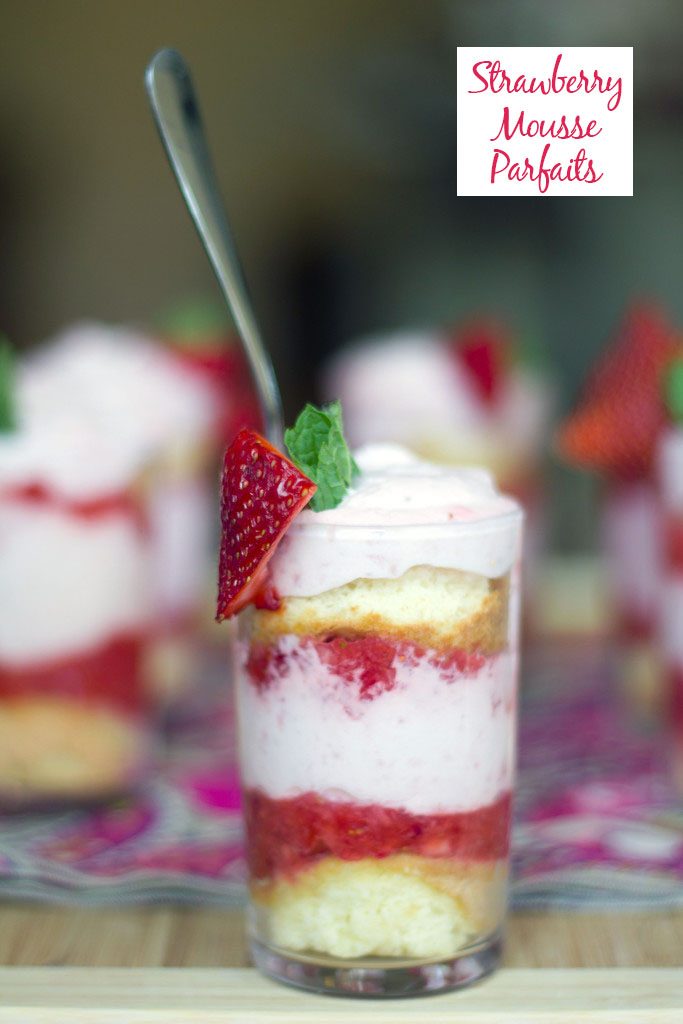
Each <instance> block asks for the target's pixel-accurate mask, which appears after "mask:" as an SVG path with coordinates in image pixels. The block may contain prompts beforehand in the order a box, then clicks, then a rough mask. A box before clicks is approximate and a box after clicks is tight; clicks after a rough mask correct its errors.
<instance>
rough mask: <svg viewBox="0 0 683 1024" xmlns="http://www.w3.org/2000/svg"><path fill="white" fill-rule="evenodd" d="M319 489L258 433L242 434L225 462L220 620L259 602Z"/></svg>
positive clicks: (233, 444)
mask: <svg viewBox="0 0 683 1024" xmlns="http://www.w3.org/2000/svg"><path fill="white" fill-rule="evenodd" d="M315 491H316V485H315V484H314V483H313V481H312V480H310V479H309V478H308V477H307V476H304V474H303V473H302V472H301V471H300V470H299V469H297V467H296V466H295V465H294V463H293V462H290V460H289V459H288V458H286V456H284V455H283V454H282V453H281V452H279V451H278V450H277V449H276V448H273V446H272V445H271V444H269V443H268V441H266V440H265V438H263V437H261V435H260V434H257V433H256V431H255V430H246V429H245V430H240V432H239V434H238V435H237V437H236V438H235V439H234V441H233V442H232V444H231V445H230V447H229V448H228V449H227V451H226V453H225V458H224V460H223V475H222V478H221V526H222V536H221V550H220V560H219V567H218V610H217V615H216V617H217V619H218V621H219V622H220V621H222V620H223V619H228V618H230V617H231V616H232V615H235V614H236V613H237V612H238V611H240V609H241V608H244V606H245V605H247V604H249V603H250V602H251V601H254V600H256V599H257V598H258V597H259V595H260V594H261V592H262V591H263V590H264V588H266V586H267V583H268V578H267V565H268V562H269V560H270V559H271V558H272V556H273V553H274V552H275V549H276V547H277V545H278V544H279V543H280V541H281V540H282V537H283V534H284V533H285V531H286V530H287V527H288V526H289V525H290V523H291V522H292V520H293V519H294V518H295V517H296V516H297V515H298V514H299V512H300V511H301V509H302V508H303V507H304V505H306V504H307V503H308V502H309V501H310V499H311V498H312V497H313V495H314V493H315Z"/></svg>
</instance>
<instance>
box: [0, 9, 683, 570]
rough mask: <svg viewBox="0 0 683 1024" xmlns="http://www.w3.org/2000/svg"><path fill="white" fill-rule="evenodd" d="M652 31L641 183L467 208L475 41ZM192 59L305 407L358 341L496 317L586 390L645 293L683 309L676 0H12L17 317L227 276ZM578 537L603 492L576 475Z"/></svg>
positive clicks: (0, 151) (632, 38) (570, 540)
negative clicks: (462, 166) (151, 80)
mask: <svg viewBox="0 0 683 1024" xmlns="http://www.w3.org/2000/svg"><path fill="white" fill-rule="evenodd" d="M497 40H504V41H505V43H506V44H507V45H522V44H524V45H552V44H554V43H558V44H562V45H603V46H604V45H635V47H636V48H635V68H636V109H635V121H636V123H635V196H634V198H614V199H602V200H601V201H600V202H588V203H587V202H583V201H582V200H580V199H572V198H563V199H556V200H552V199H550V200H546V201H544V202H537V201H535V200H526V199H504V198H501V199H499V200H497V201H496V202H488V201H486V200H484V199H458V198H457V197H456V194H455V178H456V148H455V116H456V96H455V56H456V46H457V45H474V44H481V43H485V42H491V41H497ZM166 45H171V46H175V47H177V48H178V49H180V50H181V51H182V52H183V53H184V55H185V56H186V58H187V59H188V61H189V62H190V64H191V66H192V68H193V70H194V74H195V79H196V85H197V88H198V90H199V93H200V98H201V102H202V106H203V110H204V115H205V120H206V124H207V128H208V132H209V136H210V142H211V145H212V149H213V153H214V157H215V163H216V166H217V171H218V176H219V179H220V181H221V184H222V186H223V190H224V195H225V198H226V202H227V204H228V207H229V211H230V215H231V217H232V219H233V222H234V227H235V231H236V234H237V238H238V243H239V246H240V249H241V252H242V254H243V259H244V262H245V265H246V270H247V274H248V278H249V281H250V284H251V286H252V291H253V293H254V299H255V303H256V306H257V309H258V313H259V316H260V318H261V321H262V324H263V329H264V333H265V335H266V337H267V339H268V341H269V343H270V344H271V346H272V350H273V354H274V358H275V362H276V366H277V369H278V372H279V375H280V377H281V380H282V384H283V392H284V396H285V403H286V406H287V413H288V415H289V417H290V418H291V416H292V415H293V414H294V413H295V412H296V410H297V408H298V407H299V405H300V404H301V402H302V400H304V399H305V398H310V397H314V395H315V383H314V382H315V375H316V369H317V367H318V366H319V364H320V362H321V360H322V359H323V358H324V357H325V356H326V355H327V354H329V352H330V351H331V350H333V349H334V348H335V347H336V346H338V345H339V344H340V343H341V342H342V341H344V340H346V339H348V338H349V337H352V336H354V335H356V334H358V333H365V332H367V331H370V330H375V329H381V328H392V327H396V326H400V325H420V324H433V323H439V322H448V321H451V320H453V319H456V318H457V317H459V316H461V315H463V314H467V313H469V312H473V311H476V310H477V309H479V308H486V309H493V310H495V311H498V312H499V313H501V314H503V315H504V316H506V317H509V318H510V319H511V321H512V322H513V323H514V324H515V326H516V327H517V329H518V330H519V331H520V332H521V333H523V334H526V335H529V336H532V337H533V338H534V340H535V341H536V343H537V345H538V346H540V347H541V348H542V349H543V351H544V353H545V355H546V356H547V359H548V362H549V363H550V364H552V365H553V366H554V367H555V369H556V375H557V379H558V382H559V386H560V405H561V408H565V407H566V406H567V405H568V404H569V403H570V401H571V400H572V398H573V396H574V394H575V391H576V388H577V385H578V382H579V381H580V379H581V377H582V375H583V374H584V372H585V369H586V367H587V366H588V365H589V363H590V362H591V360H592V359H593V358H594V357H595V354H596V352H597V351H598V350H599V348H600V347H601V346H602V344H603V343H604V340H605V337H606V335H607V333H608V332H609V330H610V329H611V328H612V326H613V325H614V323H615V320H616V319H617V317H618V315H619V314H620V312H621V310H622V308H623V306H624V304H625V302H626V301H627V299H628V298H629V297H630V296H631V295H632V294H634V293H636V294H645V295H651V296H653V297H655V298H659V299H661V300H663V301H664V303H665V304H666V305H667V306H668V307H669V308H670V310H671V312H672V314H673V315H674V317H677V318H679V319H680V318H683V292H682V291H681V288H680V263H681V258H682V255H681V242H680V238H681V229H680V225H681V223H682V222H683V196H682V193H681V189H680V163H681V157H682V156H683V134H682V133H681V132H679V131H677V130H676V128H677V124H678V120H679V118H680V116H681V108H682V107H683V80H682V79H681V77H680V75H679V74H678V70H679V67H680V60H679V56H680V52H681V49H680V48H681V45H683V8H682V7H681V5H680V4H679V3H677V2H676V0H651V2H649V3H648V4H644V3H642V2H639V0H602V2H600V3H597V4H596V3H594V2H591V0H576V2H574V3H572V4H571V5H562V4H549V3H547V2H545V0H517V2H515V3H509V2H505V0H451V2H446V0H428V2H426V3H419V2H417V0H407V2H405V0H372V2H370V3H368V2H367V0H344V2H343V3H333V2H329V0H325V2H322V3H321V2H319V0H288V2H287V3H282V2H279V0H231V2H227V0H193V2H192V3H189V2H187V0H184V2H183V0H165V2H164V3H159V2H158V0H116V2H114V0H98V2H97V3H92V2H90V3H89V2H84V0H59V2H53V3H46V2H43V0H3V3H2V41H1V43H0V51H1V53H2V60H1V61H0V245H1V246H2V252H3V255H4V258H3V260H2V272H1V273H0V308H1V309H2V315H1V321H2V324H1V326H2V328H3V329H4V330H5V331H6V332H7V334H8V335H9V336H10V337H11V338H12V339H13V340H14V341H15V342H16V343H17V344H18V345H20V346H29V345H31V344H33V343H34V342H36V341H38V340H40V339H42V338H44V337H45V336H46V335H49V334H51V333H53V332H54V331H55V330H57V329H58V328H59V327H61V326H62V325H63V324H65V323H68V322H70V321H73V320H75V319H81V318H84V317H89V318H96V319H102V320H108V321H133V322H141V323H145V322H149V321H150V319H152V318H153V317H154V316H155V315H156V314H157V312H158V311H159V309H161V308H163V307H164V305H166V304H167V303H168V302H169V301H171V300H172V299H173V298H175V297H177V296H178V295H179V294H186V293H193V292H194V293H204V292H207V291H210V290H212V289H213V280H212V276H211V272H210V270H209V267H208V264H207V262H206V260H205V257H204V255H203V252H202V251H201V248H200V245H199V243H198V241H197V239H196V237H195V235H194V231H193V228H192V227H191V225H190V221H189V218H188V216H187V214H186V211H185V209H184V207H183V205H182V203H181V202H180V199H179V196H178V194H177V189H176V185H175V182H174V181H173V179H172V177H171V174H170V172H169V170H168V167H167V165H166V162H165V158H164V157H163V154H162V151H161V147H160V144H159V141H158V138H157V136H156V133H155V130H154V128H153V125H152V121H151V117H150V114H149V112H148V108H147V103H146V98H145V93H144V89H143V84H142V77H143V70H144V67H145V64H146V62H147V61H148V59H149V58H150V56H151V55H152V54H153V52H154V51H155V50H156V49H158V48H159V47H161V46H166ZM553 472H554V474H555V483H556V486H555V488H554V492H553V493H554V504H555V516H554V521H555V525H554V541H555V545H556V547H558V548H559V549H562V550H575V549H581V548H584V547H586V546H589V545H590V544H591V543H592V536H593V533H594V527H593V525H592V524H593V521H594V520H593V513H592V504H591V501H590V500H589V499H590V498H591V495H592V488H593V485H592V484H591V482H590V481H589V480H588V478H584V477H579V476H578V475H575V474H572V473H571V471H569V470H566V469H559V468H557V467H555V468H554V469H553Z"/></svg>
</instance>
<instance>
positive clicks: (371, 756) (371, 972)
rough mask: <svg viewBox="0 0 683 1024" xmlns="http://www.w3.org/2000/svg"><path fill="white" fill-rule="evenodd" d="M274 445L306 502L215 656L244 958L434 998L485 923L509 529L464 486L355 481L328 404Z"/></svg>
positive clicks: (487, 498) (312, 981)
mask: <svg viewBox="0 0 683 1024" xmlns="http://www.w3.org/2000/svg"><path fill="white" fill-rule="evenodd" d="M325 416H326V417H327V418H328V420H329V423H328V424H327V425H325V424H324V423H323V422H321V419H319V418H316V417H325ZM337 428H339V429H338V437H337V438H336V440H334V441H332V442H327V441H325V440H324V438H325V430H326V429H329V430H330V431H334V430H336V429H337ZM255 436H257V435H255ZM286 440H287V444H288V447H289V450H290V453H291V454H292V457H293V459H294V461H295V462H296V463H297V464H298V466H299V467H301V468H302V469H305V470H306V471H307V473H308V477H309V479H308V481H307V482H308V484H309V485H310V484H311V483H312V482H313V483H315V484H316V485H317V490H316V491H315V494H314V496H313V499H312V502H311V504H310V505H309V506H308V507H306V508H304V510H303V511H302V512H301V513H300V514H298V515H296V518H295V519H294V517H292V519H290V520H289V522H287V523H286V525H285V526H284V528H283V529H281V530H280V532H279V533H278V539H277V547H276V550H275V551H274V552H272V550H271V549H269V552H268V554H269V555H270V556H271V557H270V559H269V561H268V563H267V566H266V568H265V572H263V573H262V574H261V575H260V577H259V579H258V580H256V581H255V587H256V598H255V602H254V604H253V605H251V606H249V607H246V608H244V610H243V612H242V614H241V615H240V619H239V625H238V631H237V639H236V643H235V656H236V672H235V680H236V690H237V705H238V721H239V747H240V764H241V772H242V783H243V789H244V810H245V820H246V830H247V849H248V860H249V869H250V879H251V896H252V917H251V935H252V941H253V949H254V955H255V958H256V960H257V962H258V964H259V965H260V966H261V967H263V968H264V969H265V970H266V971H267V972H269V973H271V974H273V975H275V976H277V977H280V978H281V979H283V980H289V981H294V982H295V983H297V984H300V985H303V986H304V987H310V988H320V989H321V990H322V989H324V990H330V988H331V989H336V990H337V991H346V992H352V991H357V992H359V993H360V994H371V993H372V994H389V993H394V994H400V993H402V992H408V991H418V990H423V989H426V988H429V987H435V988H446V987H454V986H457V985H458V984H461V983H463V981H465V980H469V981H471V980H473V979H474V978H475V977H478V976H481V975H482V974H483V973H486V972H488V971H490V970H491V969H493V967H494V966H495V963H496V960H497V951H498V944H499V930H500V927H501V923H502V919H503V915H504V910H505V902H506V883H507V864H508V855H509V842H510V813H511V799H512V787H513V777H514V762H515V715H516V685H517V625H518V622H517V620H518V610H519V565H520V544H521V521H522V515H521V512H520V510H519V507H518V506H517V505H516V503H515V502H513V501H512V500H510V499H508V498H505V497H503V496H501V495H500V494H499V493H498V492H497V491H496V489H495V487H494V485H493V484H492V482H491V479H490V477H489V476H488V474H486V473H485V472H483V471H479V470H473V469H467V470H458V469H453V468H451V469H447V468H444V467H436V466H433V465H430V464H428V463H426V462H422V461H420V460H419V459H417V458H416V457H414V456H412V455H410V454H409V453H408V452H407V451H405V450H403V449H400V448H397V447H394V446H369V447H367V448H364V449H361V450H360V451H359V452H358V453H357V456H356V462H354V461H353V460H352V459H351V457H350V455H349V454H348V450H347V449H346V446H345V444H344V443H343V437H342V435H341V429H340V416H339V410H338V407H334V406H333V407H328V409H327V410H323V411H318V410H314V409H312V407H307V409H306V410H305V412H304V413H303V414H302V416H301V417H300V418H299V420H298V421H297V425H296V427H295V428H294V430H293V431H288V433H287V435H286ZM340 440H341V444H343V449H341V444H340V443H339V442H340ZM326 445H327V449H326V448H325V446H326ZM340 451H341V452H343V454H342V455H340V454H339V453H340ZM256 455H257V457H256V459H255V460H254V465H259V464H260V456H259V454H258V452H257V453H256ZM276 457H277V458H279V459H280V460H282V461H283V462H285V461H286V460H284V458H283V457H282V456H279V455H277V453H276ZM229 459H230V451H229V452H228V453H227V456H226V464H227V462H228V461H229ZM340 461H341V462H343V464H344V465H343V472H342V476H343V477H344V483H343V486H341V487H340V486H338V485H337V481H336V478H335V476H334V473H330V472H329V469H330V467H331V466H338V465H339V463H340ZM243 464H244V465H245V466H246V467H248V462H246V461H245V462H244V463H243ZM258 479H259V481H260V479H262V478H258ZM224 480H227V477H224ZM306 480H307V478H306V476H304V477H303V481H306ZM252 481H253V482H254V484H255V483H256V477H253V478H252ZM237 486H238V487H239V484H237ZM305 486H306V485H305V483H302V484H300V489H299V492H298V494H299V496H300V495H301V494H302V492H303V489H304V488H305ZM248 491H250V492H251V494H252V498H251V500H254V501H256V504H257V505H258V501H257V499H256V498H255V497H254V495H256V494H257V493H258V487H256V486H254V487H251V486H250V482H249V481H247V483H246V485H245V486H244V489H243V491H242V493H243V494H245V493H246V492H248ZM273 493H277V489H274V491H273ZM310 497H311V496H310V494H308V495H306V496H305V499H304V500H305V501H308V500H309V499H310ZM287 500H289V499H286V501H287ZM286 501H285V507H287V505H286ZM293 505H294V499H293V500H292V503H291V505H290V506H289V507H293ZM226 507H227V505H226V492H225V490H224V527H227V526H229V523H228V518H227V517H226ZM316 508H317V509H318V510H317V511H316V510H315V509H316ZM234 509H235V506H234V505H233V511H234ZM277 522H278V525H279V526H280V527H281V526H282V518H281V517H279V518H278V520H277ZM265 528H266V529H267V526H266V527H265ZM263 529H264V525H263V524H262V525H260V526H259V528H258V532H259V533H260V532H261V530H263ZM238 532H239V531H238ZM244 541H245V537H244V536H242V537H241V538H240V541H239V542H238V543H237V549H238V550H239V548H240V545H242V547H244V543H243V542H244ZM247 547H248V545H247ZM233 564H234V563H233ZM224 566H225V561H224ZM250 585H251V586H252V587H253V586H254V577H252V584H250ZM252 596H253V589H252ZM223 607H225V604H224V603H223ZM219 610H220V609H219ZM378 958H379V959H378ZM437 965H438V966H437ZM358 972H360V973H358Z"/></svg>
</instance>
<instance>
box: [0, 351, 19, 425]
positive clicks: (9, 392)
mask: <svg viewBox="0 0 683 1024" xmlns="http://www.w3.org/2000/svg"><path fill="white" fill-rule="evenodd" d="M16 429H17V409H16V401H15V390H14V355H13V353H12V348H11V346H10V343H9V341H8V340H7V338H4V337H2V335H0V434H9V433H11V432H12V431H13V430H16Z"/></svg>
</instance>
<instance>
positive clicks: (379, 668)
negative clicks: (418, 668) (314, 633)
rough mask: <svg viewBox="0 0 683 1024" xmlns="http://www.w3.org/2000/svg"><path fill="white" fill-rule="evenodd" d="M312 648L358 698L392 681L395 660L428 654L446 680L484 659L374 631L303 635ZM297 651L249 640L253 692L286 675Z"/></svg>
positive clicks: (369, 695) (372, 695) (305, 644)
mask: <svg viewBox="0 0 683 1024" xmlns="http://www.w3.org/2000/svg"><path fill="white" fill-rule="evenodd" d="M307 647H313V648H314V649H315V651H316V652H317V654H318V657H319V659H320V661H321V663H322V664H323V665H326V666H327V668H328V669H329V671H330V672H332V673H333V674H334V676H336V677H337V678H338V679H341V680H342V681H344V682H345V683H348V684H349V685H351V686H353V687H354V688H356V689H357V691H358V695H359V697H360V699H361V700H366V701H369V700H374V699H375V698H376V697H379V696H380V695H381V694H382V693H388V692H389V691H390V690H392V689H393V688H394V686H395V684H396V664H397V662H402V663H404V664H406V663H407V664H412V665H416V664H417V663H418V662H419V661H421V660H423V659H424V658H428V661H429V663H430V664H431V665H434V666H435V667H436V668H438V669H439V670H440V671H441V672H442V674H443V677H444V679H445V680H446V681H450V680H451V679H456V678H460V677H461V676H471V675H474V674H476V673H477V672H478V671H479V669H481V668H482V666H483V665H484V663H485V661H486V658H485V656H484V655H483V654H481V653H480V652H479V651H465V650H461V649H459V648H455V649H453V650H449V651H445V652H443V653H439V652H437V651H430V652H429V653H428V652H427V651H426V650H425V649H424V648H423V647H420V646H419V645H417V644H414V643H410V642H409V641H407V640H396V639H393V638H392V637H382V636H377V635H374V634H368V635H367V636H359V637H350V638H346V637H342V636H332V637H306V638H304V639H302V640H301V642H300V648H303V649H305V648H307ZM293 657H294V658H296V657H297V653H293V654H285V653H284V652H283V651H281V650H280V649H279V648H278V647H277V645H272V644H271V645H268V644H252V646H251V648H250V651H249V658H248V661H247V672H248V675H249V680H250V681H251V682H252V683H253V685H254V686H255V687H256V689H257V690H266V689H267V688H268V687H269V686H271V685H272V684H273V683H274V682H275V681H276V680H277V679H278V678H279V677H281V676H283V675H286V673H287V669H288V663H289V660H290V659H291V658H293Z"/></svg>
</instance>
